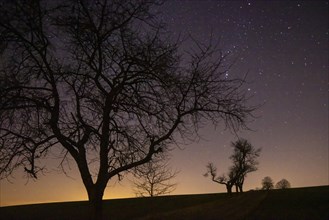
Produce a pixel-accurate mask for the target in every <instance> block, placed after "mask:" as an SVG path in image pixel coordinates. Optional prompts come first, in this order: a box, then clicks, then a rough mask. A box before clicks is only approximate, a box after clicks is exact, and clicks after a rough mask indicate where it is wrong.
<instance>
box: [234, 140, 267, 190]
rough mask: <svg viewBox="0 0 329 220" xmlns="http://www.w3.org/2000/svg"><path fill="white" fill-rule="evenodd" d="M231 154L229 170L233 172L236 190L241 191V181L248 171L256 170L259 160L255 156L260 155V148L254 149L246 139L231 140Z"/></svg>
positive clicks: (242, 181)
mask: <svg viewBox="0 0 329 220" xmlns="http://www.w3.org/2000/svg"><path fill="white" fill-rule="evenodd" d="M232 147H233V149H234V150H233V154H232V155H231V156H230V159H231V160H232V162H233V166H232V167H231V170H232V172H233V173H235V176H236V179H235V183H234V184H235V186H236V191H237V192H238V191H240V192H243V183H244V180H245V178H246V176H247V174H248V173H251V172H254V171H256V170H257V169H258V168H257V165H258V164H259V162H258V161H257V158H258V157H259V156H260V152H261V149H260V148H258V149H256V148H255V147H254V146H252V145H251V143H250V142H249V141H248V140H246V139H239V140H237V141H236V142H232Z"/></svg>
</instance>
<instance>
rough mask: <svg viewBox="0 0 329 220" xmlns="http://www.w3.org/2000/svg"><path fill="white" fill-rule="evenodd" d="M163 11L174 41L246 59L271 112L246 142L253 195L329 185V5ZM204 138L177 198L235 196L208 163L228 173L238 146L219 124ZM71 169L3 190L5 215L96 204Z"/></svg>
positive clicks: (259, 100)
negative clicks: (283, 184) (265, 183)
mask: <svg viewBox="0 0 329 220" xmlns="http://www.w3.org/2000/svg"><path fill="white" fill-rule="evenodd" d="M155 10H156V11H158V13H159V16H160V17H159V18H160V19H162V20H163V21H165V22H166V23H167V24H168V31H169V32H171V33H172V37H174V38H175V37H178V36H179V35H181V36H186V35H189V34H190V35H192V36H193V37H194V38H195V39H196V40H199V41H201V42H204V43H207V42H208V41H209V37H210V36H211V35H212V36H213V39H214V40H217V39H220V47H221V48H222V49H223V51H226V52H227V51H230V52H232V54H233V55H234V56H238V57H239V59H238V62H237V63H236V65H235V66H234V68H233V69H232V72H230V74H235V75H241V76H243V75H244V74H245V73H246V72H249V74H248V85H247V86H246V89H247V90H248V93H249V94H250V95H251V99H250V103H249V104H251V105H263V106H262V107H261V108H259V109H258V110H257V111H256V112H255V115H256V116H257V118H255V119H254V120H253V121H252V122H251V123H250V124H249V127H250V128H251V129H252V130H254V131H242V132H239V133H238V135H239V136H240V137H243V138H246V139H248V140H249V141H250V142H251V143H252V144H253V145H254V146H255V147H256V148H259V147H260V148H262V153H261V157H260V165H259V170H258V171H257V172H255V173H252V174H250V175H248V177H247V178H246V181H245V189H246V190H248V189H254V188H256V187H260V185H261V180H262V178H264V177H265V176H271V177H272V179H273V180H274V181H275V182H277V181H279V180H281V179H282V178H286V179H287V180H288V181H289V182H290V183H291V185H292V186H293V187H303V186H314V185H328V184H329V182H328V181H329V180H328V179H329V177H328V172H329V171H328V169H329V168H328V42H329V41H328V2H327V1H210V0H209V1H207V0H204V1H201V0H200V1H187V0H184V1H183V0H182V1H178V0H177V1H174V0H169V1H167V2H166V3H165V4H164V5H163V6H161V7H159V8H157V9H155ZM183 46H184V48H185V47H186V48H188V47H189V46H190V42H189V41H186V42H185V43H184V44H183ZM228 77H230V76H228ZM200 134H201V135H202V139H200V141H198V142H194V143H190V144H188V145H186V146H182V148H184V149H183V150H178V149H177V150H174V151H173V152H172V155H173V157H172V159H171V166H172V167H173V168H174V169H177V170H180V173H179V174H178V176H177V178H176V181H177V182H178V187H177V189H176V191H174V192H173V193H172V194H192V193H193V194H194V193H212V192H225V186H223V185H218V184H216V183H213V182H211V180H210V179H207V178H204V177H203V176H202V174H203V173H204V172H205V170H206V169H205V165H206V164H207V163H208V162H213V163H214V164H215V165H216V166H217V168H218V172H219V174H221V173H226V172H227V169H228V167H229V166H230V161H229V158H228V157H229V156H230V154H231V152H232V149H231V147H230V143H231V142H232V141H235V140H236V139H237V137H236V136H235V135H234V134H232V133H230V132H229V131H227V130H226V131H225V130H224V127H223V126H219V127H217V128H216V129H215V128H214V127H213V126H211V125H206V126H205V127H204V128H203V129H201V131H200ZM48 163H49V165H50V168H49V169H48V170H49V171H51V170H52V169H51V167H53V168H56V161H54V160H51V159H50V160H49V161H48ZM71 168H72V170H71V172H69V173H68V174H69V175H70V177H71V178H68V177H66V176H65V175H64V174H59V173H58V172H55V171H53V172H50V173H47V175H45V176H41V177H40V179H39V180H38V181H36V182H34V181H31V180H30V182H29V183H28V184H26V185H25V183H26V179H22V176H23V174H22V173H17V174H16V175H15V178H13V179H12V180H11V181H12V183H8V182H7V181H1V182H0V184H1V185H0V187H1V188H0V206H5V205H12V204H25V203H37V202H49V201H69V200H86V199H87V195H86V192H85V189H84V187H83V184H82V183H81V180H80V177H79V175H78V174H77V173H76V168H75V165H74V164H72V167H71ZM128 178H129V177H128ZM133 196H134V194H133V191H132V189H131V184H130V182H129V181H128V180H127V178H126V179H125V180H124V181H122V182H120V183H118V182H117V181H116V180H113V181H111V182H110V183H109V187H108V188H107V191H106V194H105V197H104V198H105V199H106V198H119V197H133Z"/></svg>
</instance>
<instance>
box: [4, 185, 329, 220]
mask: <svg viewBox="0 0 329 220" xmlns="http://www.w3.org/2000/svg"><path fill="white" fill-rule="evenodd" d="M104 208H105V216H107V218H106V219H109V216H111V218H110V219H112V220H121V219H136V220H151V219H157V220H161V219H171V220H175V219H177V220H178V219H203V220H205V219H208V220H210V219H232V220H234V219H246V220H256V219H318V220H322V219H323V220H327V219H329V186H321V187H308V188H293V189H288V190H271V191H269V192H265V191H251V192H246V193H243V194H233V196H228V195H227V194H225V193H220V194H201V195H180V196H162V197H155V198H133V199H114V200H106V201H104ZM87 216H88V203H87V202H66V203H49V204H39V205H25V206H11V207H2V208H0V219H6V220H7V219H8V220H9V219H12V220H15V219H21V220H29V219H31V220H32V219H33V220H38V219H40V220H41V219H47V220H56V219H79V220H83V219H88V218H87Z"/></svg>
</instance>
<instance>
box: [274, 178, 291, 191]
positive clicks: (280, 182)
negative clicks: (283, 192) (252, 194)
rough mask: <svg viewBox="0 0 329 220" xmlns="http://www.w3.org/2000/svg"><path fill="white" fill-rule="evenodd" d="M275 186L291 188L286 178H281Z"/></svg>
mask: <svg viewBox="0 0 329 220" xmlns="http://www.w3.org/2000/svg"><path fill="white" fill-rule="evenodd" d="M275 188H277V189H288V188H291V185H290V183H289V181H288V180H286V179H282V180H280V181H279V182H277V183H276V184H275Z"/></svg>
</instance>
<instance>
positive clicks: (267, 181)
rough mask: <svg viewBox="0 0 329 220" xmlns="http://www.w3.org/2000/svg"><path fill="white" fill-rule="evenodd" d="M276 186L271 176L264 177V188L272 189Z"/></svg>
mask: <svg viewBox="0 0 329 220" xmlns="http://www.w3.org/2000/svg"><path fill="white" fill-rule="evenodd" d="M273 188H274V183H273V180H272V178H271V177H269V176H266V177H264V178H263V179H262V189H264V190H270V189H273Z"/></svg>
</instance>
